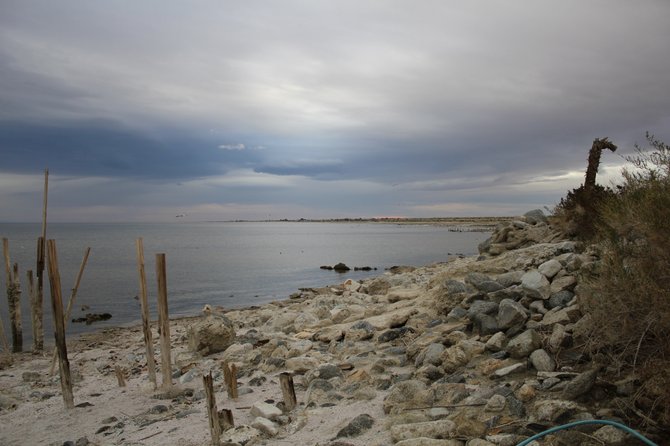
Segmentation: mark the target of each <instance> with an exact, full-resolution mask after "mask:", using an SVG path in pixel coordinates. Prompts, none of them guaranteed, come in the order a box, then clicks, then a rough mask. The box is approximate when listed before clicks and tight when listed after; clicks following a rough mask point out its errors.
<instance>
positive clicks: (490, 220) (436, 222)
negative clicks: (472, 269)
mask: <svg viewBox="0 0 670 446" xmlns="http://www.w3.org/2000/svg"><path fill="white" fill-rule="evenodd" d="M514 218H515V217H428V218H411V217H408V218H404V217H373V218H362V217H361V218H324V219H311V218H299V219H288V218H284V219H278V220H227V221H223V222H222V223H377V224H395V225H431V226H457V227H463V228H471V230H472V229H474V228H478V229H480V228H481V229H482V230H493V229H494V228H495V227H496V226H497V225H498V224H499V223H504V222H508V221H512V220H514ZM212 223H217V221H212Z"/></svg>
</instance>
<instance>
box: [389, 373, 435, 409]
mask: <svg viewBox="0 0 670 446" xmlns="http://www.w3.org/2000/svg"><path fill="white" fill-rule="evenodd" d="M433 399H434V395H433V392H431V391H430V389H428V388H427V387H426V385H425V384H424V383H423V382H421V381H418V380H408V381H402V382H399V383H397V384H395V385H394V386H393V387H392V388H391V390H390V391H389V393H388V395H386V398H384V403H383V407H384V413H385V414H389V413H395V412H397V411H402V410H403V409H412V408H417V407H429V406H430V405H432V404H433Z"/></svg>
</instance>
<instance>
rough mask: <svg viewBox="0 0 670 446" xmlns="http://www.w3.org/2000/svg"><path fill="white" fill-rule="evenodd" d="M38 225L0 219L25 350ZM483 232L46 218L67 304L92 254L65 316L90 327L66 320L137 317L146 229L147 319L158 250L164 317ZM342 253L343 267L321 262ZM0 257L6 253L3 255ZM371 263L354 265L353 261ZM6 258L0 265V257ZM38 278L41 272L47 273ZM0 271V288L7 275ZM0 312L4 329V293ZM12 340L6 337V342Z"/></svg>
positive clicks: (440, 251)
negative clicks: (17, 287)
mask: <svg viewBox="0 0 670 446" xmlns="http://www.w3.org/2000/svg"><path fill="white" fill-rule="evenodd" d="M40 227H41V226H40V224H14V223H4V224H0V236H1V237H7V238H8V239H9V247H10V254H11V262H12V263H14V262H18V264H19V274H20V277H21V288H22V297H21V299H22V320H23V336H24V349H29V348H30V346H31V342H32V341H31V335H30V333H31V328H30V307H29V303H28V283H27V279H26V271H27V270H29V269H30V270H33V271H34V270H35V267H36V265H35V263H36V261H35V256H36V244H37V237H38V236H39V234H40V230H41V229H40ZM488 236H489V234H487V233H483V232H467V231H464V232H460V231H454V229H453V228H449V227H444V226H429V225H396V224H371V223H355V222H352V223H312V222H211V223H188V222H182V223H173V224H130V223H129V224H74V223H73V224H58V223H54V224H51V225H49V227H48V230H47V239H54V240H55V241H56V248H57V255H58V263H59V270H60V276H61V277H60V278H61V285H62V288H63V290H62V296H63V302H64V305H66V304H67V300H68V298H69V296H70V294H71V292H72V287H73V286H74V282H75V279H76V275H77V272H78V271H79V267H80V264H81V262H82V258H83V255H84V252H85V250H86V248H87V247H90V248H91V253H90V257H89V260H88V263H87V265H86V269H85V271H84V275H83V278H82V281H81V285H80V287H79V289H78V292H77V298H76V303H75V305H74V307H73V311H72V316H71V318H79V317H83V316H85V314H86V313H110V314H111V315H112V318H111V319H110V320H108V321H103V322H96V323H94V324H92V325H90V326H86V325H85V324H82V323H72V322H71V321H68V328H67V332H68V333H70V334H72V333H81V332H85V331H91V330H96V329H99V328H102V327H106V326H116V325H126V324H129V323H135V322H137V321H140V320H141V315H140V303H139V300H138V299H137V295H138V294H139V279H138V272H137V257H136V248H135V241H136V239H137V238H138V237H142V238H143V242H144V257H145V269H146V273H147V289H148V294H149V302H150V308H151V315H152V319H155V318H156V317H157V312H156V304H155V302H156V294H157V292H156V289H157V288H156V274H155V255H156V254H157V253H164V254H165V255H166V262H167V285H168V306H169V311H170V316H171V317H172V316H183V315H195V314H198V313H199V311H200V310H201V309H202V307H203V306H204V305H205V304H210V305H212V306H215V305H219V306H223V307H225V308H239V307H245V306H249V305H258V304H262V303H266V302H269V301H272V300H277V299H285V298H287V297H289V296H290V295H291V294H292V293H294V292H296V291H297V290H298V289H299V288H305V287H321V286H327V285H332V284H338V283H342V282H343V281H345V280H346V279H349V278H351V279H354V280H360V279H363V278H366V277H371V276H376V275H381V274H383V273H384V270H385V269H386V268H389V267H391V266H394V265H412V266H422V265H427V264H430V263H435V262H444V261H447V260H449V258H450V257H451V256H453V255H458V254H463V255H472V254H475V253H476V252H477V244H478V243H479V242H481V241H483V240H484V239H485V238H486V237H488ZM339 262H343V263H345V264H347V265H348V266H350V267H351V268H352V271H349V272H347V273H344V274H340V273H337V272H334V271H328V270H322V269H320V266H321V265H335V264H336V263H339ZM3 263H4V261H3ZM365 266H369V267H371V268H376V269H377V270H373V271H354V270H353V268H354V267H365ZM3 267H4V265H3ZM44 274H45V278H46V277H47V271H46V270H45V272H44ZM1 276H2V277H1V278H0V286H1V288H0V289H1V290H2V291H3V293H2V294H3V295H4V290H5V288H6V283H5V282H6V280H5V275H4V274H2V275H1ZM44 310H45V339H46V340H47V342H48V341H49V340H50V339H51V338H52V333H53V328H52V324H51V303H50V291H49V285H48V282H46V281H45V287H44ZM0 315H1V317H2V318H3V322H4V324H5V332H6V334H7V336H8V337H9V320H8V318H7V300H6V299H5V298H0ZM10 342H11V341H10Z"/></svg>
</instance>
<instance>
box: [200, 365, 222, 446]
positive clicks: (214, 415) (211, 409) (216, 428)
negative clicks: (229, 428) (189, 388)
mask: <svg viewBox="0 0 670 446" xmlns="http://www.w3.org/2000/svg"><path fill="white" fill-rule="evenodd" d="M202 382H203V384H204V386H205V395H206V396H207V417H208V419H209V432H210V434H211V435H212V445H214V446H219V444H220V441H221V425H220V424H219V412H218V410H217V408H216V398H215V397H214V381H213V380H212V373H211V372H210V373H209V374H207V375H205V376H203V377H202Z"/></svg>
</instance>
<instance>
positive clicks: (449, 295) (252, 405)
mask: <svg viewBox="0 0 670 446" xmlns="http://www.w3.org/2000/svg"><path fill="white" fill-rule="evenodd" d="M480 251H481V253H482V255H480V256H479V257H468V258H457V259H454V260H452V261H450V262H448V263H443V264H436V265H431V266H426V267H423V268H412V267H406V268H397V269H395V270H394V271H393V272H387V273H385V274H384V275H382V276H380V277H377V278H374V279H370V280H366V281H364V282H361V283H358V282H354V281H351V280H348V281H346V282H345V283H343V284H341V285H337V286H332V287H327V288H323V289H308V290H302V291H301V292H299V293H296V294H295V295H293V296H291V298H290V299H288V300H286V301H282V302H274V303H271V304H268V305H264V306H262V307H257V308H250V309H245V310H236V311H224V310H221V311H217V310H216V309H214V310H213V309H209V308H208V309H207V311H206V314H205V315H204V316H203V317H202V318H196V319H188V320H181V321H174V322H173V325H172V326H173V343H172V344H173V346H174V348H175V353H174V354H173V358H175V365H174V379H175V383H177V386H176V387H175V390H173V391H172V393H170V394H168V395H166V394H165V393H161V392H153V391H152V390H151V389H150V387H149V383H148V382H147V378H146V361H144V360H143V357H142V355H141V352H142V351H143V348H142V345H141V343H140V341H141V333H139V331H138V329H134V331H133V330H126V332H130V333H132V339H130V340H129V339H126V338H124V339H126V340H125V341H124V342H125V344H122V345H118V346H117V350H118V351H117V350H115V349H114V348H112V349H111V351H110V347H111V344H109V340H108V339H99V338H98V339H97V341H96V342H97V343H96V342H92V341H91V340H90V339H89V340H86V339H84V340H83V341H82V344H85V345H86V348H85V349H84V347H83V345H79V346H78V348H80V349H81V351H80V352H79V353H77V354H79V356H78V357H77V360H75V361H74V363H75V364H76V367H77V369H78V370H80V375H81V377H82V380H81V381H80V383H79V384H78V386H80V387H81V388H80V389H77V387H75V395H77V394H80V395H81V394H82V393H84V394H85V392H87V391H89V392H90V388H86V389H84V386H86V385H88V386H91V385H94V386H95V383H96V380H101V379H103V378H102V377H105V378H106V379H107V381H105V383H107V384H105V385H104V386H103V385H101V384H100V383H98V384H97V386H98V388H99V389H100V390H99V392H96V393H98V394H100V395H101V396H102V397H103V398H106V400H107V402H108V404H109V405H110V406H112V407H113V409H111V410H110V411H108V412H105V411H104V409H103V408H98V407H97V405H95V404H93V407H92V408H91V407H89V408H88V409H87V410H88V411H89V414H91V413H93V415H92V417H91V418H92V420H90V421H88V422H89V423H90V424H91V425H90V426H89V425H87V424H86V422H79V423H77V422H75V421H74V420H72V421H71V422H70V423H69V424H68V423H67V422H63V423H61V424H59V423H58V421H56V420H57V418H55V417H56V416H57V415H56V414H57V413H58V412H59V409H58V406H59V404H60V403H61V402H60V401H58V400H59V397H58V395H55V396H54V394H55V393H57V389H58V387H55V386H56V385H57V384H54V381H56V380H57V379H53V378H48V377H46V375H45V373H44V370H43V365H40V363H39V361H44V359H40V358H23V359H21V360H20V361H19V364H18V365H15V366H12V368H9V369H7V370H5V371H3V372H2V373H0V384H1V385H2V386H3V389H4V390H3V391H2V395H3V396H2V398H3V400H0V403H2V401H4V405H2V404H0V407H2V412H1V413H2V415H0V423H1V424H2V426H3V427H4V426H10V428H9V430H6V429H3V430H2V431H0V440H2V441H0V442H3V444H25V443H23V442H21V440H20V438H21V436H22V435H29V434H28V433H27V432H30V428H31V427H33V428H34V427H35V426H37V424H36V423H38V421H33V422H32V423H30V425H28V424H29V423H28V422H25V421H24V422H22V418H21V417H26V416H27V414H28V413H30V411H33V412H34V411H42V414H43V416H42V418H40V420H39V422H40V423H49V422H50V423H51V427H52V428H53V430H51V431H48V430H47V432H45V433H44V434H43V435H44V436H43V437H42V438H49V439H53V440H54V441H55V440H58V441H55V442H53V444H63V441H64V440H65V439H68V438H70V439H71V440H72V441H73V443H72V444H74V440H75V439H77V438H79V442H78V443H77V444H182V445H195V444H209V440H208V438H209V430H208V428H207V415H206V413H207V412H206V409H205V405H204V401H203V398H204V395H203V390H202V379H201V376H202V375H203V374H206V373H209V372H212V373H213V375H214V381H215V387H216V396H217V400H218V402H219V403H218V406H219V408H223V407H225V408H229V409H232V410H233V415H234V419H235V422H236V425H237V427H235V428H232V429H229V430H227V431H225V432H224V433H223V434H222V444H227V445H255V444H267V445H275V444H276V445H282V444H299V445H331V446H345V445H354V446H356V445H379V446H381V445H399V446H439V445H443V446H489V445H499V446H513V445H516V444H518V443H519V442H521V441H522V440H524V439H525V438H528V437H529V436H531V435H533V434H535V433H537V432H540V431H543V430H545V429H547V428H549V427H552V426H556V425H559V424H563V423H566V422H569V421H576V420H585V419H608V420H618V421H622V422H624V423H627V422H630V420H628V419H626V418H624V417H625V414H627V413H629V412H628V411H627V410H625V408H626V402H627V397H628V396H630V395H631V394H633V393H634V392H635V389H636V383H635V381H634V379H632V378H630V379H626V378H624V377H618V379H613V378H612V377H611V373H610V372H611V371H610V370H608V368H607V364H602V363H597V362H594V361H593V360H592V358H589V357H588V356H587V355H586V354H585V353H584V351H583V350H584V349H583V348H582V347H581V345H582V344H583V342H584V337H585V336H586V334H587V333H588V325H589V324H588V318H587V317H583V315H582V312H581V311H580V306H579V296H580V293H581V292H582V289H581V288H580V284H579V282H580V276H581V272H582V271H584V270H589V269H591V268H592V267H593V264H594V262H596V261H597V259H596V258H595V257H594V256H593V255H592V254H590V253H589V252H588V251H586V252H584V251H583V250H582V249H581V247H580V246H579V245H578V244H577V243H575V242H573V241H569V240H561V239H560V237H559V236H558V235H557V234H556V233H555V232H553V231H552V229H551V227H550V226H548V225H547V224H546V220H545V219H544V218H543V217H542V216H541V213H540V214H538V213H529V214H527V215H526V216H525V217H523V218H520V219H519V220H516V221H513V222H509V223H503V224H501V225H500V226H499V227H498V228H497V230H496V231H495V232H494V234H493V236H492V237H491V239H490V240H489V241H487V242H485V243H483V244H482V246H480ZM121 332H123V330H118V331H117V333H121ZM107 352H109V353H107ZM112 359H113V360H112ZM222 362H226V363H228V364H235V365H236V366H237V369H238V382H239V385H240V389H239V390H240V395H239V397H238V398H237V399H236V400H231V399H229V398H227V396H226V395H225V390H224V385H223V374H222V373H221V363H222ZM114 365H121V366H123V367H124V369H125V370H126V372H127V379H128V389H132V388H135V389H138V390H137V391H135V392H133V391H132V390H128V391H123V394H119V393H118V392H119V391H118V388H116V389H115V388H114V386H113V384H109V381H110V380H111V376H113V366H114ZM27 372H28V373H29V374H28V375H26V373H27ZM30 372H32V374H30ZM281 372H290V373H292V374H293V375H294V381H295V384H296V391H297V397H298V402H299V405H298V407H296V408H295V409H293V410H292V411H286V410H283V409H285V407H284V406H283V403H282V402H281V392H280V390H279V386H278V378H277V376H278V374H279V373H281ZM87 383H88V384H87ZM92 383H93V384H92ZM7 389H9V390H7ZM45 389H46V390H45ZM49 389H51V390H49ZM48 394H51V396H50V397H48V396H45V395H48ZM130 394H132V396H131V395H130ZM89 395H90V393H89ZM105 395H107V396H105ZM91 398H92V397H90V398H89V399H91ZM157 398H167V399H166V400H163V401H159V400H158V399H157ZM49 401H51V403H48V402H49ZM49 404H50V405H49ZM159 406H160V407H159ZM75 410H79V409H75ZM152 411H153V412H155V413H153V412H152ZM124 414H125V416H124ZM103 415H110V417H108V418H106V419H104V420H103V419H102V417H103ZM96 417H97V418H96ZM112 417H113V418H114V419H115V420H116V421H114V420H113V419H112ZM79 419H80V420H81V419H83V417H79ZM45 420H46V421H45ZM110 420H111V421H110ZM119 420H120V421H119ZM66 421H67V420H66ZM103 421H106V423H103ZM146 423H149V424H146ZM11 426H18V427H15V428H12V427H11ZM63 426H65V427H64V428H63ZM147 426H152V428H155V429H156V431H157V433H155V434H153V435H152V434H151V432H150V431H149V430H147ZM161 426H163V427H161ZM55 432H58V435H59V436H57V437H56V436H50V435H52V434H55ZM3 435H4V437H3ZM68 435H69V436H68ZM147 435H149V437H147ZM647 435H649V436H650V437H654V435H655V433H654V432H653V431H652V432H647ZM23 438H26V437H23ZM654 438H655V440H656V441H659V437H658V435H657V434H656V437H654ZM166 442H167V443H166ZM537 444H552V445H563V444H564V445H622V444H627V445H628V444H642V443H640V442H639V441H638V440H635V439H633V438H631V437H630V436H629V435H626V434H624V433H622V432H621V431H619V430H617V429H616V428H614V427H611V426H584V427H580V428H579V429H573V430H569V431H561V432H559V433H557V434H554V435H552V436H549V437H546V438H545V439H543V440H541V443H537ZM660 444H662V443H660Z"/></svg>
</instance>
